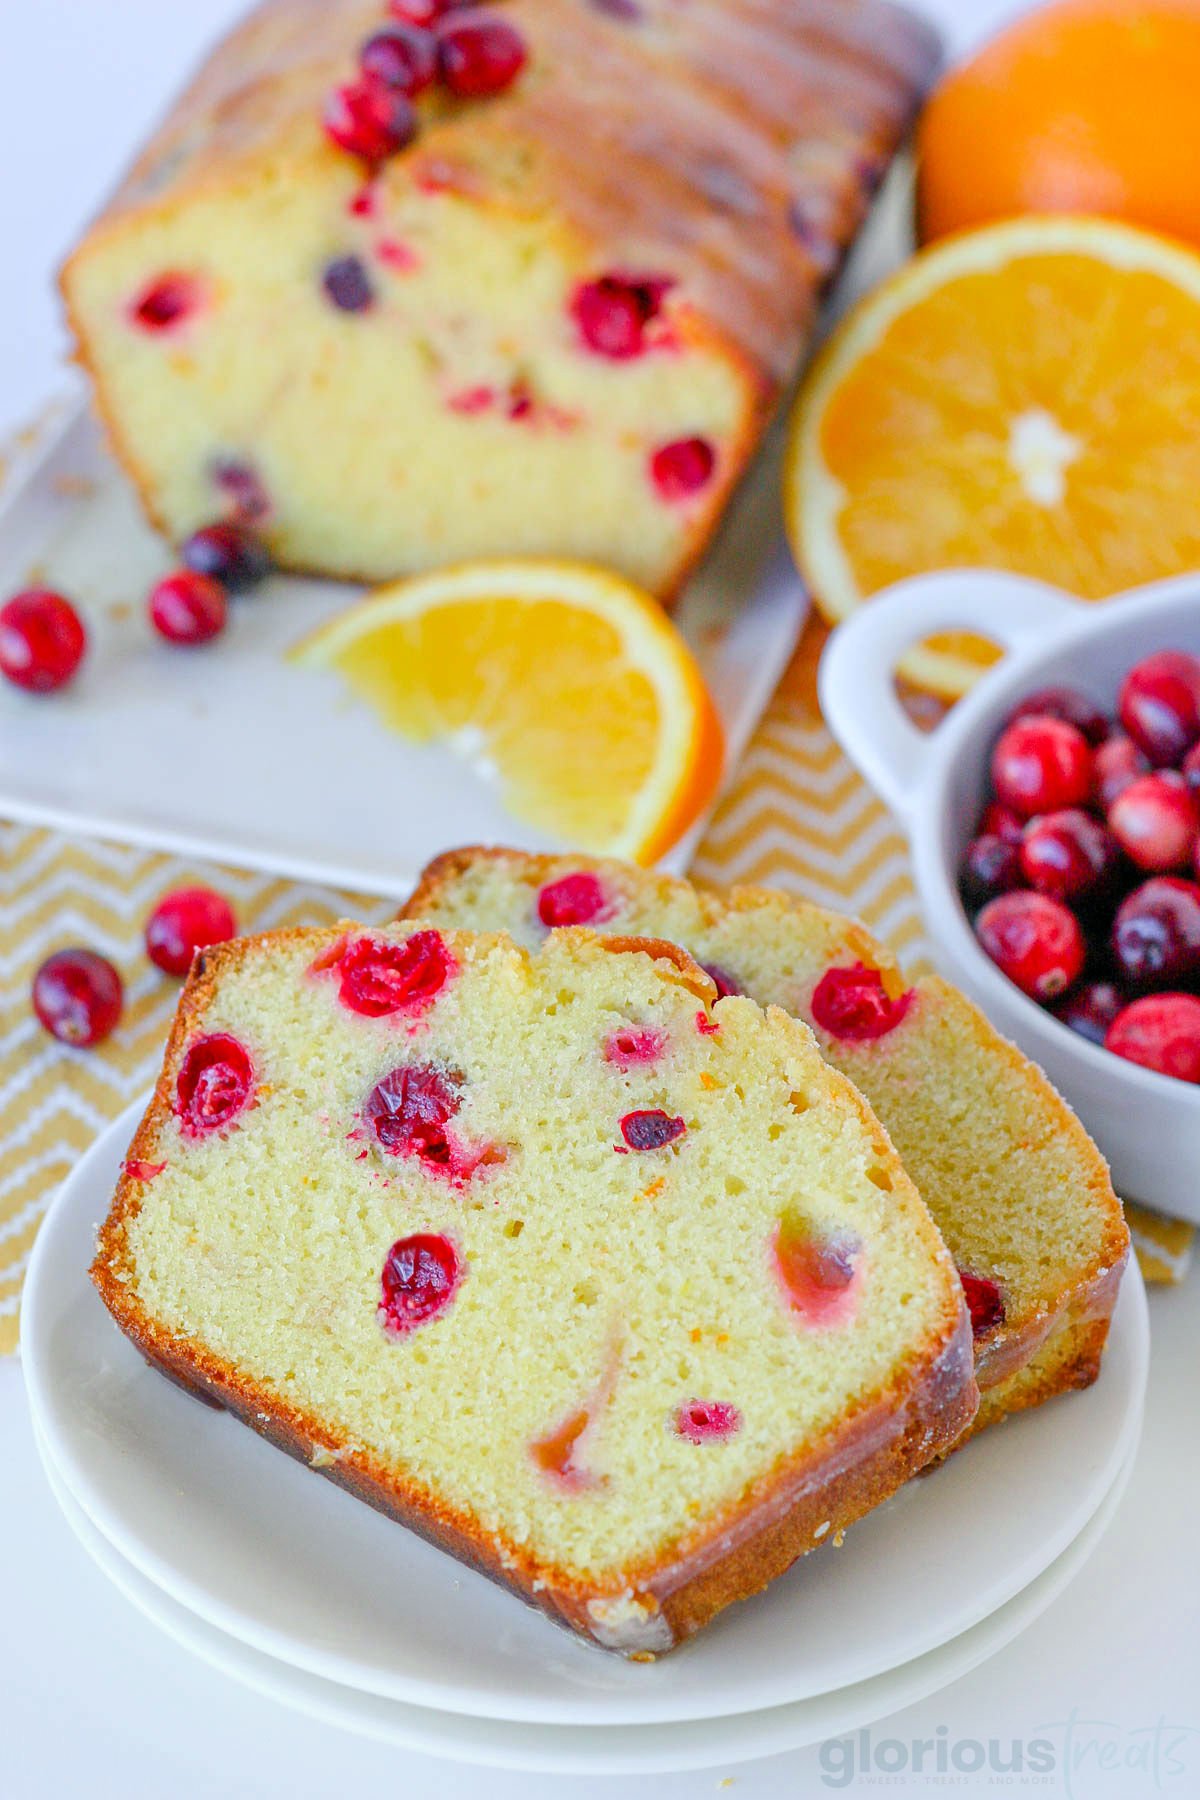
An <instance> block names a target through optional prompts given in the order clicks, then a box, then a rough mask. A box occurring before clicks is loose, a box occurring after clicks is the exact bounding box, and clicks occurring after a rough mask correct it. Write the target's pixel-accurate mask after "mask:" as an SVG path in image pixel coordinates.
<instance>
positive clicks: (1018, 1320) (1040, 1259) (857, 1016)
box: [406, 849, 1129, 1430]
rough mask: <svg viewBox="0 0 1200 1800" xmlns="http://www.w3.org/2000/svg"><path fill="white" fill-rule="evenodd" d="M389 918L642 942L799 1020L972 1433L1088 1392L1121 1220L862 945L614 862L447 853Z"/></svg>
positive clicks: (960, 1023) (1064, 1134)
mask: <svg viewBox="0 0 1200 1800" xmlns="http://www.w3.org/2000/svg"><path fill="white" fill-rule="evenodd" d="M406 912H407V915H408V916H410V917H423V918H425V917H427V918H431V919H435V920H438V921H440V922H441V923H443V924H447V925H454V926H459V927H461V926H469V927H472V928H474V929H503V930H505V931H509V932H511V933H512V934H513V935H514V937H516V938H517V939H518V940H520V941H521V942H524V943H530V944H533V943H536V942H538V941H539V940H540V939H541V938H542V937H544V935H545V933H546V930H547V928H548V927H553V926H558V925H567V924H574V925H582V924H586V925H588V926H590V927H591V928H592V929H593V930H596V931H616V932H628V931H638V932H647V933H654V934H655V935H657V936H661V937H665V938H670V939H671V940H672V941H674V942H675V943H678V944H682V945H684V946H685V947H686V948H687V949H688V950H689V951H690V952H691V953H692V955H693V956H695V958H696V959H697V961H699V962H700V963H702V964H704V965H705V966H706V967H707V969H708V971H709V973H710V974H711V975H712V976H713V978H714V979H715V980H716V982H717V984H718V987H719V988H720V990H721V991H722V992H723V993H727V994H739V993H746V994H749V995H751V996H752V997H753V998H754V999H756V1000H758V1001H759V1002H760V1003H761V1004H763V1005H767V1004H770V1003H774V1004H775V1005H778V1006H782V1007H784V1008H786V1010H787V1011H789V1012H791V1013H794V1014H796V1015H797V1016H799V1017H800V1018H803V1019H805V1020H807V1021H808V1022H809V1023H810V1024H811V1025H812V1026H813V1028H814V1030H815V1031H816V1034H817V1038H818V1040H819V1042H820V1044H821V1047H822V1049H823V1051H824V1053H825V1055H826V1057H827V1058H828V1059H829V1061H830V1062H831V1063H833V1064H834V1066H835V1067H836V1068H838V1069H840V1070H842V1071H843V1073H844V1074H846V1075H848V1076H849V1077H850V1078H851V1080H852V1081H854V1083H855V1084H856V1085H857V1087H859V1088H860V1089H861V1091H862V1093H863V1094H864V1095H865V1096H866V1098H867V1100H868V1101H869V1102H870V1104H871V1106H872V1108H873V1109H874V1111H875V1112H876V1113H877V1115H878V1117H879V1118H880V1120H881V1121H882V1123H883V1125H884V1126H885V1127H886V1129H887V1131H888V1134H889V1136H890V1137H891V1139H892V1142H893V1143H894V1144H895V1146H896V1148H897V1150H898V1151H899V1152H900V1155H901V1157H902V1158H903V1160H904V1165H905V1167H906V1169H907V1170H908V1172H909V1174H910V1175H911V1176H912V1178H913V1180H914V1181H915V1182H916V1184H917V1187H918V1188H919V1190H920V1192H921V1194H922V1196H923V1197H924V1199H925V1201H926V1202H927V1204H928V1206H929V1209H930V1211H931V1213H932V1214H933V1217H934V1219H935V1220H936V1221H937V1224H938V1226H939V1228H940V1229H941V1232H942V1235H943V1236H944V1238H945V1240H946V1242H947V1244H948V1245H949V1247H950V1250H951V1253H952V1254H953V1256H954V1259H955V1262H956V1263H957V1265H958V1267H959V1270H960V1272H961V1275H962V1281H963V1287H964V1289H965V1291H966V1294H967V1298H968V1301H969V1303H970V1308H971V1316H972V1320H973V1323H974V1328H975V1349H976V1373H977V1376H978V1380H979V1385H980V1388H981V1390H982V1398H981V1403H980V1408H979V1413H978V1415H977V1418H976V1421H975V1424H974V1427H973V1429H975V1430H978V1429H980V1428H981V1427H982V1426H984V1425H987V1424H990V1423H992V1422H993V1421H995V1420H997V1419H1000V1418H1003V1417H1004V1416H1005V1415H1006V1414H1007V1413H1011V1412H1015V1411H1018V1410H1020V1409H1021V1408H1024V1407H1028V1406H1033V1405H1037V1404H1038V1403H1039V1402H1040V1401H1042V1400H1046V1399H1048V1398H1049V1397H1050V1396H1051V1395H1053V1394H1056V1393H1059V1392H1061V1391H1062V1390H1063V1389H1065V1388H1072V1387H1086V1386H1087V1385H1088V1383H1090V1382H1091V1381H1093V1380H1094V1379H1095V1377H1096V1375H1097V1374H1098V1372H1099V1367H1100V1357H1101V1353H1102V1351H1103V1348H1104V1341H1105V1338H1106V1336H1107V1333H1108V1324H1109V1318H1110V1316H1111V1313H1112V1309H1113V1306H1114V1304H1115V1301H1116V1294H1117V1287H1118V1285H1119V1281H1120V1276H1121V1271H1122V1269H1123V1267H1124V1264H1125V1260H1126V1257H1127V1255H1128V1250H1129V1233H1128V1230H1127V1229H1126V1225H1125V1220H1124V1216H1123V1214H1122V1212H1121V1207H1120V1203H1119V1201H1118V1200H1117V1199H1116V1196H1115V1195H1114V1193H1113V1190H1112V1184H1111V1182H1110V1180H1109V1175H1108V1169H1107V1167H1106V1165H1105V1163H1104V1160H1103V1158H1102V1157H1101V1155H1100V1153H1099V1151H1098V1150H1097V1149H1096V1147H1095V1145H1094V1144H1093V1143H1092V1141H1091V1139H1090V1138H1089V1137H1088V1135H1087V1133H1086V1132H1085V1131H1084V1129H1083V1127H1082V1125H1080V1123H1079V1121H1078V1119H1077V1118H1076V1117H1075V1115H1074V1114H1073V1113H1072V1112H1070V1111H1069V1109H1068V1108H1067V1107H1066V1106H1065V1105H1064V1103H1063V1102H1062V1100H1061V1099H1060V1098H1059V1096H1058V1095H1057V1094H1056V1093H1055V1091H1054V1089H1053V1088H1052V1087H1051V1086H1050V1084H1049V1082H1048V1081H1047V1080H1046V1078H1045V1076H1044V1075H1043V1074H1042V1072H1041V1070H1040V1069H1038V1068H1037V1067H1035V1065H1034V1064H1033V1063H1031V1062H1030V1061H1029V1060H1028V1059H1027V1058H1026V1057H1024V1056H1022V1055H1021V1053H1020V1051H1018V1050H1017V1049H1016V1048H1014V1046H1013V1045H1012V1044H1010V1043H1009V1042H1008V1041H1007V1040H1006V1039H1004V1038H1002V1037H1001V1036H1000V1035H999V1033H998V1032H996V1031H995V1030H994V1029H993V1027H992V1026H991V1025H990V1024H989V1023H988V1021H987V1019H985V1017H984V1016H983V1014H982V1013H981V1012H980V1011H979V1009H978V1007H976V1006H974V1005H973V1004H972V1003H971V1002H970V1001H969V1000H967V999H966V997H965V996H964V995H963V994H961V993H960V992H959V991H958V990H957V988H954V987H951V986H949V984H948V983H946V982H944V981H940V980H937V979H934V978H926V979H922V980H919V981H915V982H912V983H909V982H908V981H906V980H905V978H904V976H903V975H902V974H901V972H900V969H899V967H898V966H897V963H896V961H895V958H894V957H893V956H892V955H891V954H890V952H889V951H888V950H886V949H885V948H884V946H883V945H882V944H880V943H879V942H878V941H877V940H876V939H875V938H873V937H872V936H871V935H870V934H869V933H868V932H867V931H866V930H865V929H864V928H863V927H862V926H861V925H859V924H857V923H856V922H855V921H853V920H851V919H847V918H844V917H842V916H841V915H840V914H837V913H833V912H829V911H827V910H826V909H825V908H822V907H818V906H813V905H810V904H808V903H806V902H804V901H800V900H796V899H795V898H793V897H791V896H789V895H786V894H782V893H777V892H773V891H769V890H766V889H756V888H734V889H732V890H731V891H729V892H726V893H718V892H715V891H705V890H701V889H698V888H696V887H693V886H691V885H690V884H689V883H687V882H685V881H674V880H671V879H669V878H667V877H665V876H661V875H657V874H654V873H651V872H648V871H646V870H642V869H636V868H633V867H631V866H630V865H628V864H625V863H618V862H611V861H610V862H604V861H596V860H587V859H583V858H580V857H557V858H554V857H529V856H524V855H522V854H520V853H519V852H515V851H508V850H480V849H468V850H461V851H452V852H450V853H449V854H448V855H447V856H444V857H440V858H439V859H438V860H437V861H436V862H434V863H433V864H431V865H430V867H429V868H428V869H427V870H426V872H425V874H424V876H423V878H422V880H421V882H420V884H419V886H418V888H417V891H416V893H415V894H414V895H413V898H412V900H411V901H410V902H409V905H408V907H407V909H406Z"/></svg>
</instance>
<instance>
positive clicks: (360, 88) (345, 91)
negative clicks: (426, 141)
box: [324, 81, 417, 163]
mask: <svg viewBox="0 0 1200 1800" xmlns="http://www.w3.org/2000/svg"><path fill="white" fill-rule="evenodd" d="M324 123H325V131H326V134H327V135H328V136H329V137H330V138H331V139H332V140H333V142H334V143H335V144H336V145H337V146H338V148H339V149H340V150H348V151H349V152H350V154H351V155H352V156H358V157H361V158H362V160H363V162H366V163H378V162H383V161H384V160H385V158H387V157H389V156H394V155H395V154H396V152H397V151H398V150H403V148H404V146H405V145H406V144H408V143H411V141H412V139H413V138H414V137H415V136H416V132H417V115H416V113H415V112H414V111H413V108H412V104H411V102H410V101H409V100H408V99H407V97H406V96H405V95H404V94H398V93H397V92H396V91H395V89H394V88H389V87H384V85H383V83H382V82H381V81H351V82H347V84H346V85H345V86H344V87H337V88H334V90H333V92H332V93H331V94H330V96H329V98H328V100H327V101H326V102H325V114H324Z"/></svg>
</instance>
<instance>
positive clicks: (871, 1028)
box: [811, 962, 913, 1042]
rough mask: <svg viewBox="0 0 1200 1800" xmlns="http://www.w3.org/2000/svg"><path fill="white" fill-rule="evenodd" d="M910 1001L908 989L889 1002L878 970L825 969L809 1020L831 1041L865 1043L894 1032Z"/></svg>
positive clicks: (861, 965)
mask: <svg viewBox="0 0 1200 1800" xmlns="http://www.w3.org/2000/svg"><path fill="white" fill-rule="evenodd" d="M912 1001H913V990H912V988H906V989H905V991H904V992H903V993H902V994H899V995H897V997H896V998H895V999H894V1000H893V999H892V997H891V995H890V994H889V993H888V991H887V989H886V988H885V987H884V985H883V976H882V975H881V974H880V972H879V970H878V969H872V968H869V967H868V966H867V964H866V963H861V962H859V963H854V964H853V965H852V966H851V967H850V968H847V969H827V970H826V972H825V974H824V975H822V977H821V979H820V981H818V983H817V985H816V987H815V989H814V990H813V997H812V1005H811V1010H812V1016H813V1019H814V1021H815V1023H816V1024H818V1025H819V1026H820V1027H821V1030H822V1031H827V1032H828V1033H829V1034H830V1036H831V1037H838V1038H848V1039H853V1040H857V1041H863V1042H865V1041H868V1040H869V1039H871V1038H879V1037H886V1036H887V1034H888V1032H889V1031H894V1030H895V1029H896V1027H897V1025H899V1024H900V1022H901V1020H902V1019H903V1018H904V1015H905V1014H906V1013H907V1011H908V1009H909V1007H910V1006H911V1005H912Z"/></svg>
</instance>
